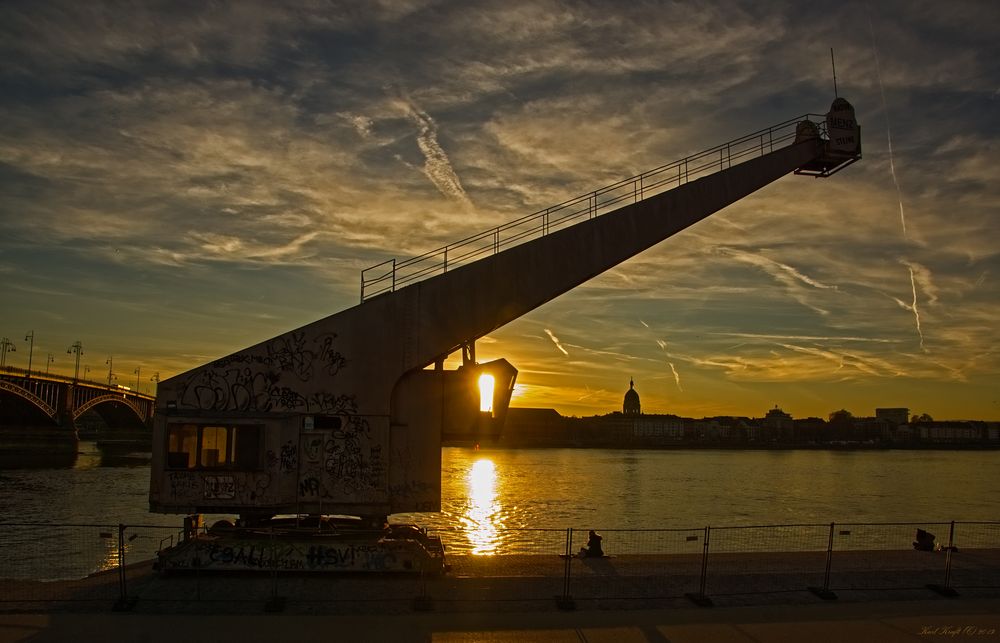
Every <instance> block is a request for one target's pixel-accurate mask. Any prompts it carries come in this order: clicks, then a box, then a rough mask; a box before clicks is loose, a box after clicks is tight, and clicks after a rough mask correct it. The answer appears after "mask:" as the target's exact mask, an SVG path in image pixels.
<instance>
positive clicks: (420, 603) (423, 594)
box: [413, 558, 434, 612]
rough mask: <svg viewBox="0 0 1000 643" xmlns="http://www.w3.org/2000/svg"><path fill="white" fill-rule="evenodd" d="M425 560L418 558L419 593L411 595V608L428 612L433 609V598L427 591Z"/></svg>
mask: <svg viewBox="0 0 1000 643" xmlns="http://www.w3.org/2000/svg"><path fill="white" fill-rule="evenodd" d="M426 571H427V560H426V558H421V559H420V578H419V583H420V587H419V592H420V593H419V594H418V595H417V596H414V597H413V609H414V611H417V612H430V611H432V610H433V609H434V599H433V598H431V595H430V594H429V593H428V592H427V573H426Z"/></svg>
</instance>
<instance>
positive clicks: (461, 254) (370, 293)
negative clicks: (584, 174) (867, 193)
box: [361, 114, 826, 303]
mask: <svg viewBox="0 0 1000 643" xmlns="http://www.w3.org/2000/svg"><path fill="white" fill-rule="evenodd" d="M804 120H811V121H812V122H813V123H815V124H816V126H817V128H818V129H819V131H820V135H821V137H823V138H825V137H826V117H825V116H824V115H820V114H805V115H803V116H799V117H796V118H793V119H789V120H787V121H784V122H782V123H779V124H777V125H773V126H771V127H768V128H766V129H763V130H759V131H757V132H754V133H752V134H747V135H746V136H741V137H740V138H736V139H733V140H731V141H729V142H727V143H722V144H721V145H716V146H715V147H712V148H709V149H707V150H704V151H702V152H698V153H696V154H692V155H690V156H687V157H685V158H682V159H680V160H679V161H674V162H672V163H668V164H666V165H661V166H660V167H657V168H654V169H652V170H649V171H646V172H643V173H642V174H639V175H637V176H633V177H630V178H627V179H622V180H621V181H618V182H616V183H612V184H611V185H608V186H605V187H603V188H600V189H598V190H594V191H593V192H587V193H586V194H582V195H580V196H578V197H576V198H573V199H570V200H568V201H564V202H562V203H560V204H558V205H554V206H550V207H548V208H545V209H544V210H539V211H537V212H533V213H531V214H528V215H525V216H523V217H521V218H519V219H515V220H513V221H510V222H508V223H505V224H503V225H500V226H497V227H495V228H491V229H489V230H486V231H484V232H480V233H478V234H475V235H472V236H470V237H466V238H465V239H462V240H460V241H456V242H454V243H451V244H448V245H446V246H444V247H442V248H438V249H437V250H432V251H430V252H427V253H424V254H422V255H420V256H418V257H412V258H410V259H404V260H402V261H400V260H397V259H388V260H386V261H383V262H382V263H379V264H376V265H374V266H370V267H368V268H365V269H364V270H362V271H361V302H362V303H364V302H365V301H367V300H368V299H371V298H372V297H375V296H377V295H381V294H383V293H387V292H393V291H395V290H397V289H398V288H402V287H403V286H407V285H409V284H411V283H414V282H416V281H421V280H423V279H425V278H427V277H430V276H433V275H436V274H441V273H445V272H448V270H449V269H450V268H455V267H457V266H460V265H462V264H465V263H469V262H471V261H475V260H477V259H481V258H483V257H486V256H489V255H494V254H497V253H499V252H501V251H503V250H507V249H508V248H511V247H513V246H516V245H520V244H521V243H524V242H526V241H530V240H533V239H537V238H540V237H544V236H546V235H548V234H549V233H551V232H553V231H555V230H559V229H562V228H565V227H568V226H570V225H573V224H575V223H578V222H579V221H580V220H581V219H583V218H587V219H592V218H594V217H597V216H600V215H603V214H607V213H609V212H611V211H612V210H616V209H618V208H620V207H623V206H625V205H628V204H629V203H637V202H638V201H641V200H643V199H645V198H647V197H651V196H654V195H656V194H659V193H661V192H665V191H667V190H670V189H672V188H675V187H680V186H681V185H684V184H685V183H689V182H690V181H692V180H694V179H699V178H702V177H704V176H707V175H709V174H713V173H715V172H716V171H721V170H724V169H727V168H730V167H732V166H733V164H734V162H735V163H737V164H738V163H741V162H743V161H745V160H748V159H750V158H753V157H757V156H764V155H765V154H767V153H769V152H773V151H774V150H775V149H778V148H780V147H782V146H784V145H785V144H788V143H790V142H791V141H793V140H794V139H795V130H796V127H797V125H798V124H799V123H800V122H802V121H804Z"/></svg>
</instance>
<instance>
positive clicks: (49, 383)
mask: <svg viewBox="0 0 1000 643" xmlns="http://www.w3.org/2000/svg"><path fill="white" fill-rule="evenodd" d="M155 403H156V397H155V396H152V395H146V394H144V393H139V392H137V391H133V390H130V389H129V388H127V387H124V386H109V385H107V384H105V383H101V382H95V381H91V380H82V379H74V378H72V377H63V376H61V375H49V374H47V373H40V372H37V371H30V372H29V371H26V370H25V369H20V368H12V367H5V368H3V369H2V370H0V447H5V448H7V447H17V446H25V445H34V446H44V445H52V446H55V445H69V444H74V445H75V443H76V440H77V437H78V435H79V433H86V429H87V428H90V429H91V430H90V434H91V435H93V437H96V438H97V440H98V442H103V443H106V444H109V445H110V444H113V443H116V442H127V443H130V444H136V443H139V444H141V443H143V442H148V441H149V439H150V435H151V432H150V427H151V423H152V419H153V409H154V407H155ZM88 419H90V420H92V421H89V422H88V421H87V420H88Z"/></svg>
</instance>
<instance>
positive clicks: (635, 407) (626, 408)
mask: <svg viewBox="0 0 1000 643" xmlns="http://www.w3.org/2000/svg"><path fill="white" fill-rule="evenodd" d="M622 413H623V414H625V415H642V406H641V405H640V404H639V394H638V393H637V392H636V390H635V382H633V381H632V378H629V380H628V390H627V391H625V401H624V402H623V403H622Z"/></svg>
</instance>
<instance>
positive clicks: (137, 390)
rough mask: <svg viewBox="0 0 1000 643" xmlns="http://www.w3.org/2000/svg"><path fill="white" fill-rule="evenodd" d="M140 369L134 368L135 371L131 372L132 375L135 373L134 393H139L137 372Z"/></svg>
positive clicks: (139, 367)
mask: <svg viewBox="0 0 1000 643" xmlns="http://www.w3.org/2000/svg"><path fill="white" fill-rule="evenodd" d="M141 368H142V367H141V366H136V367H135V370H134V371H132V372H133V373H135V392H136V393H138V392H139V370H140V369H141Z"/></svg>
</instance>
